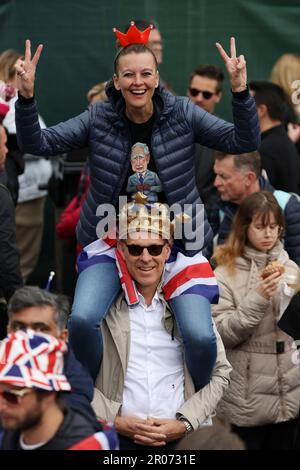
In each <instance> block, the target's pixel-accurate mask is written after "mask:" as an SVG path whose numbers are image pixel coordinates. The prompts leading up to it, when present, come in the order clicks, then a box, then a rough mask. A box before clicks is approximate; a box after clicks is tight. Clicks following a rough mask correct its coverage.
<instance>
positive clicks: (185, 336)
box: [169, 294, 217, 390]
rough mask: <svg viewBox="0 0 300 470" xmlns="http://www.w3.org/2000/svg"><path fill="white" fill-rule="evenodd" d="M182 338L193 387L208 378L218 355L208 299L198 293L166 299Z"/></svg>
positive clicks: (207, 380) (203, 382) (206, 382)
mask: <svg viewBox="0 0 300 470" xmlns="http://www.w3.org/2000/svg"><path fill="white" fill-rule="evenodd" d="M169 305H170V306H171V309H172V311H173V313H174V316H175V319H176V323H177V326H178V328H179V332H180V334H181V337H182V341H183V345H184V351H185V362H186V365H187V367H188V369H189V372H190V374H191V376H192V379H193V382H194V385H195V388H196V390H200V389H201V388H203V387H204V386H205V385H207V384H208V383H209V381H210V379H211V376H212V372H213V369H214V365H215V362H216V358H217V341H216V336H215V333H214V331H213V323H212V317H211V307H210V302H209V301H208V300H207V299H206V298H205V297H202V296H201V295H195V294H182V295H180V296H178V297H175V298H174V299H171V300H169Z"/></svg>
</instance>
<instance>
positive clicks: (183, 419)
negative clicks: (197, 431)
mask: <svg viewBox="0 0 300 470" xmlns="http://www.w3.org/2000/svg"><path fill="white" fill-rule="evenodd" d="M178 421H181V422H182V423H183V424H184V425H185V428H186V431H185V433H186V434H190V433H191V432H193V431H194V428H193V426H192V425H191V423H190V422H189V420H188V419H186V418H185V417H184V416H181V417H180V418H179V420H178Z"/></svg>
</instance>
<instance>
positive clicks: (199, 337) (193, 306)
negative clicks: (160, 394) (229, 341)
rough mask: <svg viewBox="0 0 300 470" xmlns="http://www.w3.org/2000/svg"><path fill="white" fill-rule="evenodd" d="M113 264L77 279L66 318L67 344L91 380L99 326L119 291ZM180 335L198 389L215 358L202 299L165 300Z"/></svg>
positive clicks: (191, 296)
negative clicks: (68, 339) (70, 307)
mask: <svg viewBox="0 0 300 470" xmlns="http://www.w3.org/2000/svg"><path fill="white" fill-rule="evenodd" d="M120 288H121V286H120V281H119V275H118V272H117V268H116V265H115V264H114V263H99V264H94V265H92V266H90V267H89V268H87V269H85V270H84V271H82V272H81V273H80V275H79V277H78V280H77V284H76V290H75V298H74V302H73V306H72V313H71V316H70V319H69V325H68V328H69V332H70V344H71V346H72V348H73V351H74V353H75V356H76V358H77V359H78V360H79V361H80V362H81V363H82V365H83V366H84V367H85V368H86V369H87V370H88V371H89V372H90V374H91V376H92V377H93V379H94V380H95V379H96V377H97V374H98V372H99V368H100V364H101V358H102V347H103V345H102V338H101V332H100V323H101V322H102V320H103V318H105V316H106V314H107V312H108V310H109V308H110V307H111V305H112V304H113V302H114V300H115V298H116V297H117V295H118V292H119V291H120ZM169 304H170V306H171V309H172V311H173V312H174V316H175V319H176V322H177V325H178V328H179V331H180V334H181V336H182V340H183V344H184V349H185V361H186V364H187V367H188V369H189V371H190V373H191V376H192V378H193V381H194V384H195V387H196V389H197V390H200V389H201V388H202V387H204V386H205V385H206V384H207V383H208V382H209V381H210V378H211V374H212V371H213V368H214V364H215V361H216V356H217V346H216V338H215V334H214V332H213V327H212V319H211V309H210V303H209V301H208V300H207V299H206V298H205V297H201V296H199V295H195V294H183V295H181V296H179V297H176V298H175V299H171V300H170V301H169Z"/></svg>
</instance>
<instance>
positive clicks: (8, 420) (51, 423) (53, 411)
mask: <svg viewBox="0 0 300 470" xmlns="http://www.w3.org/2000/svg"><path fill="white" fill-rule="evenodd" d="M66 350H67V346H66V344H65V343H64V342H63V341H62V340H60V339H57V338H54V337H53V336H50V335H46V334H44V333H37V332H34V331H33V330H26V331H25V330H20V331H16V332H14V333H11V334H10V335H8V337H7V338H6V339H5V340H3V342H2V343H1V346H0V415H1V422H2V426H3V428H4V433H3V434H2V435H1V437H0V449H2V450H65V449H70V450H71V449H74V448H75V449H76V448H80V449H86V450H92V449H98V450H100V449H110V443H111V445H112V447H115V438H114V436H113V434H110V435H109V436H108V435H106V436H105V435H104V434H103V433H102V432H101V431H102V427H101V425H100V424H99V425H98V423H97V425H96V424H95V423H91V422H90V421H88V420H87V419H86V418H85V417H84V416H83V415H81V414H79V413H76V412H74V411H72V410H70V409H66V408H65V406H64V404H63V402H62V400H61V395H60V394H61V392H66V391H69V392H70V390H71V386H70V384H69V382H68V380H67V378H66V377H65V375H64V374H63V355H64V354H65V352H66Z"/></svg>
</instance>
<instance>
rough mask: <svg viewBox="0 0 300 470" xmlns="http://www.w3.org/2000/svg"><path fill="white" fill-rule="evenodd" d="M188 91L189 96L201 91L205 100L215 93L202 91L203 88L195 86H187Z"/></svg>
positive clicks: (196, 94)
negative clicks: (199, 88)
mask: <svg viewBox="0 0 300 470" xmlns="http://www.w3.org/2000/svg"><path fill="white" fill-rule="evenodd" d="M189 92H190V95H191V96H194V97H195V96H198V95H199V93H202V95H203V98H204V99H205V100H209V99H210V98H211V97H212V96H213V95H215V93H212V92H211V91H206V90H205V91H203V90H198V89H197V88H189Z"/></svg>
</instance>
